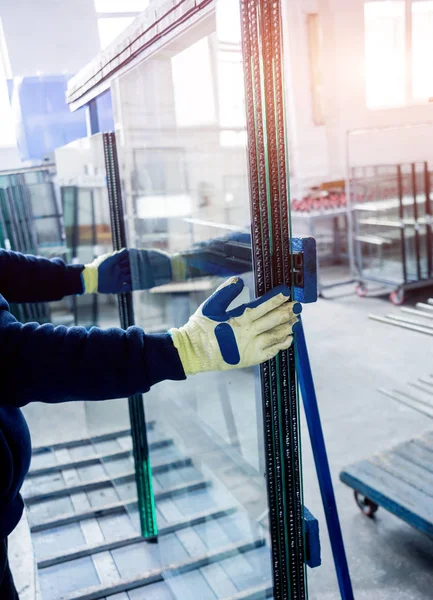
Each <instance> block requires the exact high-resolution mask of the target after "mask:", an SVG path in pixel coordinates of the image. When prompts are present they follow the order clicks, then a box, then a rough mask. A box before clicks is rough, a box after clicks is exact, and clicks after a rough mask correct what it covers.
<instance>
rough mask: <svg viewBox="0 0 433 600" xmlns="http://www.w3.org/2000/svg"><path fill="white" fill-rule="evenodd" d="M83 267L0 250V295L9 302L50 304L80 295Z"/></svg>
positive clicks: (56, 259)
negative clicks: (70, 296)
mask: <svg viewBox="0 0 433 600" xmlns="http://www.w3.org/2000/svg"><path fill="white" fill-rule="evenodd" d="M83 268H84V266H83V265H65V263H64V262H63V261H62V260H61V259H60V258H54V259H53V260H48V259H47V258H42V257H39V256H30V255H24V254H19V253H18V252H9V251H7V250H0V293H1V294H3V296H4V297H5V298H7V300H8V302H50V301H54V300H61V299H62V298H63V297H64V296H69V295H74V294H81V293H82V292H83V284H82V280H81V271H82V270H83Z"/></svg>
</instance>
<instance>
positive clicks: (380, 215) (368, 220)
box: [351, 162, 433, 304]
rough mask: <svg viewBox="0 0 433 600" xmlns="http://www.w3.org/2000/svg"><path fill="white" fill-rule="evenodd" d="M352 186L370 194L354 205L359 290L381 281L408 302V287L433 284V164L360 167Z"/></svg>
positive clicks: (396, 297)
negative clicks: (432, 172)
mask: <svg viewBox="0 0 433 600" xmlns="http://www.w3.org/2000/svg"><path fill="white" fill-rule="evenodd" d="M351 187H352V190H353V191H357V192H361V193H364V194H365V195H366V198H365V200H366V201H365V202H362V203H358V204H356V205H354V206H353V223H354V250H355V264H356V269H357V279H358V285H357V288H356V291H357V293H358V295H360V296H364V295H365V294H366V293H367V284H368V282H375V283H380V284H383V285H386V286H390V287H392V288H394V289H393V291H392V292H391V294H390V300H391V301H392V302H393V303H394V304H402V303H403V301H404V294H405V292H406V291H407V290H411V289H416V288H421V287H426V286H429V285H432V284H433V272H432V216H431V215H432V207H431V198H430V172H429V169H428V164H427V162H423V163H415V162H413V163H406V164H398V165H383V166H380V165H379V166H374V167H362V168H356V169H353V170H352V174H351Z"/></svg>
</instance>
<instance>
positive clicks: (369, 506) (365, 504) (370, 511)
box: [353, 490, 379, 519]
mask: <svg viewBox="0 0 433 600" xmlns="http://www.w3.org/2000/svg"><path fill="white" fill-rule="evenodd" d="M353 494H354V496H355V502H356V504H357V505H358V506H359V508H360V509H361V511H362V512H363V513H364V515H365V516H366V517H370V519H371V518H373V516H374V513H376V512H377V510H378V508H379V505H378V504H376V502H373V501H372V500H370V499H369V498H367V496H364V495H363V494H361V492H357V491H356V490H355V491H354V492H353Z"/></svg>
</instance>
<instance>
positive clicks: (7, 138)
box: [0, 19, 17, 147]
mask: <svg viewBox="0 0 433 600" xmlns="http://www.w3.org/2000/svg"><path fill="white" fill-rule="evenodd" d="M10 77H11V74H10V65H9V57H8V53H7V47H6V40H5V37H4V34H3V27H2V23H1V19H0V147H6V146H16V143H17V140H16V135H15V128H14V119H13V114H12V108H11V104H10V102H9V92H8V86H7V79H8V78H10Z"/></svg>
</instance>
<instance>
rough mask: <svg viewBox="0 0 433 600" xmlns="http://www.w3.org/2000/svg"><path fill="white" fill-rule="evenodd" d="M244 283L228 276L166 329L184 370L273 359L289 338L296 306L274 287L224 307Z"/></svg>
mask: <svg viewBox="0 0 433 600" xmlns="http://www.w3.org/2000/svg"><path fill="white" fill-rule="evenodd" d="M243 287H244V282H243V281H242V279H240V278H239V277H232V278H231V279H229V280H228V281H226V282H225V283H224V284H223V285H222V286H220V287H219V288H218V289H217V290H216V292H214V294H212V296H211V297H210V298H209V299H208V300H206V302H204V303H203V304H202V305H201V306H200V307H199V308H198V309H197V311H196V312H195V313H194V314H193V316H192V317H191V318H190V319H189V321H188V323H187V324H186V325H184V326H183V327H181V328H180V329H171V330H170V332H169V333H170V334H171V336H172V338H173V343H174V346H175V347H176V349H177V351H178V352H179V356H180V360H181V362H182V366H183V369H184V371H185V375H194V374H195V373H201V372H204V371H224V370H227V369H234V368H243V367H250V366H252V365H256V364H259V363H262V362H264V361H266V360H269V359H271V358H273V357H274V356H275V355H276V354H278V352H279V351H280V350H285V349H287V348H289V347H290V345H291V343H292V337H291V335H292V329H293V326H294V325H295V323H297V321H298V317H297V316H296V314H299V313H300V312H301V309H302V307H301V305H300V304H298V303H293V302H289V301H288V296H289V288H288V287H287V286H279V287H277V288H275V289H273V290H272V291H271V292H268V293H267V294H265V295H264V296H262V297H261V298H259V299H257V300H254V301H252V302H249V303H247V304H242V305H241V306H238V307H237V308H234V309H232V310H227V308H228V307H229V305H230V304H231V302H233V300H234V299H235V298H236V297H237V296H239V294H240V293H241V291H242V289H243Z"/></svg>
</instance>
